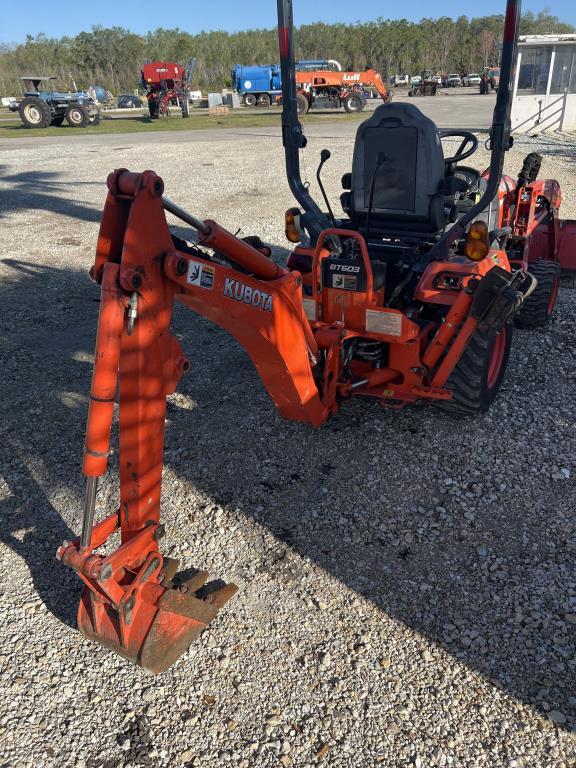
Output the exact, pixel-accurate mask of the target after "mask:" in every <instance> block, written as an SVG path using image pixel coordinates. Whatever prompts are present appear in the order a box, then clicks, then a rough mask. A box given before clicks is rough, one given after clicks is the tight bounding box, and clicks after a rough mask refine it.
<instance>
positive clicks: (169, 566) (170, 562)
mask: <svg viewBox="0 0 576 768" xmlns="http://www.w3.org/2000/svg"><path fill="white" fill-rule="evenodd" d="M179 565H180V560H175V559H174V558H173V557H165V558H164V564H163V566H162V570H161V571H160V573H161V574H162V575H163V576H164V579H165V582H166V581H172V579H173V578H174V576H175V575H176V572H177V570H178V567H179Z"/></svg>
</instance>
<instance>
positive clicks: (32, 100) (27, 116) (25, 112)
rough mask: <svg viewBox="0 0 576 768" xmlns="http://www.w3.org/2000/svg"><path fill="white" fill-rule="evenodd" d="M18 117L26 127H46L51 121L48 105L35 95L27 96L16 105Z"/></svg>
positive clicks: (50, 111)
mask: <svg viewBox="0 0 576 768" xmlns="http://www.w3.org/2000/svg"><path fill="white" fill-rule="evenodd" d="M18 112H19V113H20V119H21V120H22V122H23V124H24V125H25V126H26V128H48V126H49V125H50V123H51V122H52V110H51V109H50V107H49V105H48V104H46V102H45V101H42V99H39V98H37V97H36V96H27V97H26V98H25V99H23V100H22V101H21V102H20V105H19V107H18Z"/></svg>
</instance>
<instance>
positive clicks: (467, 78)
mask: <svg viewBox="0 0 576 768" xmlns="http://www.w3.org/2000/svg"><path fill="white" fill-rule="evenodd" d="M462 85H466V86H468V87H469V86H471V85H480V75H477V74H476V73H475V72H473V73H471V74H469V75H464V77H463V78H462Z"/></svg>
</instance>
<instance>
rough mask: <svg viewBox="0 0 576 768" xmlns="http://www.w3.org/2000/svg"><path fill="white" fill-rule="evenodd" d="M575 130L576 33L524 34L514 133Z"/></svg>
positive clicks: (515, 93)
mask: <svg viewBox="0 0 576 768" xmlns="http://www.w3.org/2000/svg"><path fill="white" fill-rule="evenodd" d="M571 130H572V131H573V130H576V34H569V35H521V36H520V37H519V38H518V61H517V65H516V73H515V80H514V90H513V100H512V132H513V133H527V132H530V133H535V132H536V133H538V132H540V131H571Z"/></svg>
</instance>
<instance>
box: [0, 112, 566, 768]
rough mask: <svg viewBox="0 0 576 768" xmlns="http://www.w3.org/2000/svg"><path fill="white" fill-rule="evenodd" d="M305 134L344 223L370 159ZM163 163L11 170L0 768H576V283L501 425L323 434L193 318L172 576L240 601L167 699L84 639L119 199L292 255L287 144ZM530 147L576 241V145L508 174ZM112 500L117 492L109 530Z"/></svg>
mask: <svg viewBox="0 0 576 768" xmlns="http://www.w3.org/2000/svg"><path fill="white" fill-rule="evenodd" d="M323 130H326V128H325V127H323ZM311 133H312V134H313V138H312V139H311V140H310V143H309V149H308V150H307V153H306V159H305V164H306V170H307V173H308V176H309V177H310V178H311V179H313V177H314V171H315V166H316V162H317V158H318V155H319V151H320V149H321V147H322V146H328V147H329V148H330V149H331V150H332V159H331V160H330V161H329V163H328V164H327V165H326V168H325V174H324V178H325V182H326V186H327V188H328V189H329V190H330V191H331V195H332V197H333V198H334V205H335V206H336V205H337V200H338V195H339V191H340V190H339V178H340V176H341V174H342V173H343V172H344V171H346V170H349V168H350V162H351V151H352V146H351V142H350V139H349V138H346V137H343V136H338V137H337V138H332V139H323V138H321V136H319V134H320V129H318V128H317V129H316V130H314V131H312V132H311ZM328 134H329V131H328V132H327V133H326V135H328ZM169 141H170V138H169V134H167V135H166V137H165V139H163V137H161V136H160V137H159V139H158V141H157V142H151V141H147V142H146V144H141V143H139V142H138V141H136V140H134V141H133V137H131V136H123V137H119V138H118V139H117V141H116V144H109V145H107V146H99V145H96V144H94V143H91V142H90V141H89V140H88V137H87V140H86V143H85V144H82V143H74V144H73V145H70V146H69V147H64V146H63V145H61V144H60V145H57V144H50V143H49V142H47V143H45V144H44V143H40V142H38V146H37V147H31V146H29V145H28V146H25V147H18V146H17V144H16V143H15V142H14V143H13V144H12V145H10V146H9V147H8V148H5V147H6V144H4V145H3V147H2V148H1V151H0V166H1V171H2V173H1V177H2V180H1V181H0V222H1V226H2V228H1V231H2V258H1V261H0V307H1V315H0V326H1V341H2V347H1V366H2V378H1V380H0V431H1V432H2V440H1V442H0V472H1V476H0V509H1V522H0V526H1V529H0V538H1V542H2V544H1V546H0V558H1V560H0V562H1V568H0V593H1V601H2V609H1V612H0V638H1V640H2V642H1V648H0V680H1V687H2V690H3V695H2V698H1V704H0V743H1V745H2V746H1V747H0V765H1V766H3V767H5V768H8V767H9V768H24V767H28V766H30V767H31V766H34V767H36V766H74V767H75V768H82V767H84V768H97V767H98V766H106V768H116V766H118V767H120V766H123V767H124V768H128V766H144V767H145V768H152V767H154V768H156V766H162V767H164V766H165V767H166V768H167V767H168V766H170V768H172V767H173V766H175V767H178V766H200V767H201V768H212V766H220V765H230V766H237V767H238V768H240V767H242V768H249V767H250V768H251V767H252V766H254V767H258V768H268V767H270V768H272V767H275V766H294V767H301V768H304V767H305V766H315V765H319V764H321V765H325V766H335V767H336V766H337V767H338V768H340V767H341V768H356V767H358V768H370V767H371V766H377V765H382V766H385V767H386V768H396V767H398V768H400V767H402V768H405V767H406V768H408V767H412V768H413V767H414V766H420V768H428V767H429V766H452V767H453V768H456V767H460V766H462V767H464V766H465V767H466V768H484V767H486V768H495V767H499V766H507V767H508V768H513V767H515V768H520V767H521V766H525V767H526V768H529V767H530V768H535V767H536V768H540V767H541V768H549V767H550V768H552V766H554V768H569V766H574V765H575V764H576V763H575V759H576V741H575V736H574V728H576V685H575V682H576V674H575V668H576V649H575V632H576V576H575V571H574V557H575V555H576V537H575V527H574V512H575V509H576V504H575V494H574V476H575V474H576V437H575V429H574V428H575V410H574V400H575V397H574V393H575V384H576V351H575V350H576V345H575V343H574V321H575V314H576V293H575V290H574V288H575V286H574V283H573V282H570V281H566V282H565V283H564V285H563V288H562V290H561V293H560V299H559V305H558V311H557V312H556V315H555V317H554V319H553V320H552V322H551V323H550V325H549V327H547V328H546V329H545V330H539V331H531V332H528V331H516V333H515V339H514V343H513V350H512V355H511V360H510V365H509V369H508V375H507V378H506V381H505V384H504V388H503V391H502V393H501V395H500V397H499V398H498V400H497V402H496V404H495V406H494V407H493V408H492V410H491V411H490V413H489V414H488V415H485V416H482V417H480V418H476V419H471V420H454V419H453V418H450V417H448V416H446V415H444V414H441V413H438V412H436V411H434V410H432V409H430V408H426V407H413V408H407V409H405V410H402V411H390V410H384V409H382V408H380V407H379V406H378V405H376V404H374V403H368V402H364V401H354V402H352V403H350V404H349V405H346V406H345V407H344V408H343V410H342V412H341V413H340V414H339V415H338V417H336V418H334V419H333V420H332V421H331V422H330V423H328V424H327V425H325V426H324V427H323V428H321V429H318V430H316V431H313V430H312V429H311V428H309V427H307V426H303V425H300V424H295V423H286V422H283V421H282V420H281V419H280V418H279V416H278V415H277V413H276V411H275V409H274V407H273V405H272V403H271V402H270V401H269V399H268V397H267V395H266V393H265V391H264V390H263V387H262V385H261V384H260V381H259V379H258V377H257V375H256V373H255V371H254V369H253V367H252V365H251V363H250V361H249V360H248V357H247V356H246V355H245V354H244V352H243V351H242V350H241V348H240V347H239V346H238V345H237V344H236V343H235V342H234V341H233V340H231V339H230V338H229V337H228V336H227V335H226V334H224V333H223V332H222V331H220V330H219V329H217V328H214V327H212V326H211V325H210V324H209V323H208V322H205V321H203V320H202V319H200V318H198V317H196V316H194V315H192V314H189V313H186V312H185V311H184V310H183V309H182V308H177V310H176V315H175V330H176V332H177V333H178V334H180V335H181V338H182V342H183V346H184V349H185V351H186V352H187V354H188V356H189V357H190V359H191V361H192V369H191V371H190V372H189V373H188V374H187V375H186V377H185V378H184V379H183V381H182V383H181V385H180V387H179V391H178V393H177V394H175V395H174V396H172V397H170V400H169V408H168V423H167V436H166V445H167V447H166V463H165V485H164V497H163V498H164V501H163V522H165V523H166V528H167V536H166V538H165V539H164V540H163V544H164V547H163V551H164V553H165V554H170V555H171V556H173V557H181V558H182V559H183V561H184V565H185V566H196V567H201V568H207V569H209V570H210V571H211V573H212V574H213V575H214V576H217V577H220V578H224V579H226V580H230V581H235V582H236V583H237V584H239V586H240V592H239V594H238V595H237V596H236V597H235V598H234V599H233V600H232V601H231V602H230V603H229V604H228V605H227V606H226V607H225V609H224V610H223V611H222V612H221V614H220V616H219V617H218V619H217V620H216V621H215V622H214V623H213V624H212V625H211V626H210V628H209V629H208V630H207V631H206V632H205V633H204V634H203V635H202V636H201V639H200V640H199V641H198V642H197V643H196V644H195V645H194V646H192V648H191V650H190V651H189V652H188V653H187V654H186V655H185V656H184V657H183V658H182V659H181V660H180V661H179V662H178V663H177V664H176V665H175V666H174V667H173V668H172V669H170V670H169V671H168V672H166V673H165V674H163V675H161V676H159V677H157V678H153V677H151V676H149V675H148V674H146V673H145V672H143V670H141V669H139V668H136V667H133V666H131V665H130V664H129V663H128V662H125V661H124V660H122V659H121V658H119V657H117V656H115V655H113V654H111V653H109V652H107V651H106V650H104V649H102V648H100V647H98V646H96V645H93V644H91V643H89V642H88V641H86V640H84V639H83V638H82V637H81V636H80V635H79V633H78V632H77V631H76V630H75V629H74V625H75V611H76V607H77V604H78V600H79V595H80V582H79V580H78V579H76V578H75V577H74V575H73V574H72V573H71V571H70V570H69V569H67V568H65V567H63V566H62V565H61V564H60V563H58V562H57V561H56V560H55V558H54V553H55V550H56V547H57V545H58V544H59V543H60V542H61V541H62V540H64V539H66V538H71V537H72V535H73V534H74V532H78V531H79V526H80V516H81V511H82V503H83V482H82V477H81V474H80V463H81V455H82V445H83V435H84V425H85V416H86V411H87V394H88V389H89V383H90V375H91V355H92V350H93V344H94V336H95V328H96V317H97V310H98V304H97V298H98V292H97V289H96V287H95V286H94V285H93V284H91V283H90V281H89V280H88V278H87V274H86V273H87V270H88V267H89V266H90V265H91V263H92V260H93V254H94V248H95V244H96V237H97V230H98V221H99V216H100V212H101V208H102V205H103V202H104V195H105V187H104V181H105V178H106V174H107V173H108V171H109V170H111V169H113V168H114V167H119V166H125V167H128V168H131V169H133V170H141V169H144V168H147V167H151V168H153V169H154V170H156V171H157V172H158V173H160V174H161V175H162V176H163V177H164V180H165V182H166V190H167V194H168V195H169V196H170V197H172V198H173V199H175V200H176V201H178V202H179V203H181V204H182V205H184V206H185V207H187V208H189V209H190V210H192V211H193V212H194V213H196V214H197V215H200V216H206V217H208V216H210V217H211V218H215V219H217V220H219V221H220V222H221V223H223V224H224V225H226V226H228V227H229V228H230V229H232V230H233V231H236V230H237V229H238V228H239V227H241V228H242V232H243V233H244V234H253V233H254V234H255V233H257V234H260V235H261V236H262V237H263V239H265V240H267V241H269V242H270V243H272V244H274V245H276V246H277V255H281V254H282V252H283V249H284V248H285V245H286V243H285V240H284V237H283V232H282V227H283V212H284V210H285V209H286V208H287V207H288V206H289V205H291V204H292V199H291V197H290V194H289V191H288V186H287V184H286V183H285V180H284V174H283V165H282V147H281V144H280V142H279V141H278V140H277V139H275V138H272V137H269V136H268V137H267V136H262V135H258V134H256V135H254V136H251V137H241V138H236V140H235V141H234V142H230V141H229V140H228V139H227V136H226V132H222V133H221V134H220V135H218V137H217V138H215V139H213V140H211V141H200V140H193V139H191V140H190V142H188V143H187V142H180V143H178V145H177V147H175V148H171V146H170V143H169ZM121 142H122V143H121ZM533 149H539V150H541V151H542V152H543V153H544V163H543V167H542V174H541V175H542V177H544V176H551V177H556V178H558V179H559V181H560V182H561V184H562V189H563V192H564V195H565V202H564V208H563V212H564V215H565V216H566V217H570V216H571V217H574V218H576V184H575V177H576V148H575V144H574V140H573V138H570V137H567V138H566V137H565V138H563V139H559V138H544V139H537V140H536V139H528V138H523V139H522V140H519V141H518V142H517V143H516V145H515V147H514V149H513V150H512V151H511V152H510V153H509V155H508V158H507V166H506V170H507V171H508V172H509V173H511V175H515V174H516V173H517V172H518V170H519V168H520V166H521V163H522V159H523V156H524V155H525V154H526V153H527V152H529V151H531V150H533ZM468 162H470V161H468ZM485 163H486V152H485V151H484V150H482V151H481V152H479V153H478V155H477V158H476V163H475V164H476V165H477V166H482V165H483V164H485ZM313 188H314V185H313ZM116 486H117V482H116V475H115V467H114V466H113V468H112V471H111V472H110V473H109V476H108V478H107V479H106V481H104V482H103V483H102V485H101V491H100V493H99V497H98V509H99V514H101V515H102V514H104V511H106V512H110V511H111V510H113V508H114V505H115V503H116V499H117V487H116Z"/></svg>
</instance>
